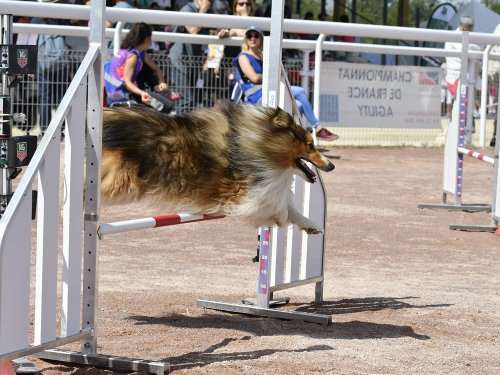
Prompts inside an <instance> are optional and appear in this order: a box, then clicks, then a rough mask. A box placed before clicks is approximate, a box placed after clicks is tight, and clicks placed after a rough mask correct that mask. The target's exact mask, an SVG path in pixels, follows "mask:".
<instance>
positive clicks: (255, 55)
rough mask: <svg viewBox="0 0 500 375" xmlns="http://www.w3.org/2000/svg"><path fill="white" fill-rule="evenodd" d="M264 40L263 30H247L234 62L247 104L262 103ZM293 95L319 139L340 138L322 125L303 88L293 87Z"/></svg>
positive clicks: (252, 28)
mask: <svg viewBox="0 0 500 375" xmlns="http://www.w3.org/2000/svg"><path fill="white" fill-rule="evenodd" d="M263 38H264V35H263V34H262V31H261V30H259V29H257V28H255V27H251V28H249V29H247V30H246V32H245V36H244V38H243V44H242V46H241V53H240V54H239V55H238V56H237V57H235V58H234V60H233V63H234V70H235V76H236V79H237V80H238V82H239V84H240V85H241V88H242V90H243V95H244V101H245V102H246V103H261V102H262V73H263V56H262V47H263ZM292 93H293V96H294V98H295V100H296V102H297V106H298V107H299V110H300V111H301V113H302V114H303V115H304V116H305V118H306V119H307V121H309V123H310V124H311V126H312V127H313V128H314V130H315V131H316V136H317V137H318V138H322V139H326V140H330V141H334V140H336V139H338V138H339V136H338V135H337V134H333V133H331V132H330V131H329V130H328V129H326V128H324V127H323V126H321V125H320V123H319V120H318V119H317V118H316V116H315V115H314V111H313V109H312V106H311V103H310V102H309V99H308V98H307V95H306V93H305V91H304V89H303V88H302V87H300V86H292Z"/></svg>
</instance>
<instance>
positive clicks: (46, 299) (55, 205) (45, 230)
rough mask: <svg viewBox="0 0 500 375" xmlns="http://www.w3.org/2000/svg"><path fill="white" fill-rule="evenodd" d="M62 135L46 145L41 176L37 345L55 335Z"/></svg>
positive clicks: (52, 338) (38, 218)
mask: <svg viewBox="0 0 500 375" xmlns="http://www.w3.org/2000/svg"><path fill="white" fill-rule="evenodd" d="M59 129H60V128H59ZM59 138H60V131H59V130H58V131H56V133H55V137H54V138H53V139H52V140H51V143H50V145H49V146H48V148H47V151H46V154H45V159H44V161H43V162H42V163H41V165H40V169H39V175H38V176H39V180H38V212H37V225H38V226H37V228H38V229H37V256H36V289H35V293H36V294H35V339H34V343H35V345H38V344H41V343H44V342H47V341H52V340H54V339H55V338H56V297H57V264H58V262H57V254H58V224H59V171H60V156H59V154H60V150H59V149H60V141H59Z"/></svg>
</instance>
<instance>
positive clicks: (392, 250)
mask: <svg viewBox="0 0 500 375" xmlns="http://www.w3.org/2000/svg"><path fill="white" fill-rule="evenodd" d="M485 153H486V154H488V155H493V149H492V148H488V149H487V150H485ZM326 154H328V155H330V156H332V157H333V158H334V160H333V162H334V164H335V165H336V169H335V171H334V172H332V173H329V174H326V173H324V174H323V178H324V181H325V184H326V187H327V190H328V193H327V195H328V226H327V231H326V235H327V248H326V265H325V292H324V303H323V304H322V305H320V306H315V305H314V304H313V303H312V301H313V300H314V286H313V285H307V286H302V287H299V288H295V289H290V290H287V291H284V292H279V293H276V295H277V296H278V297H280V296H289V297H291V304H290V305H289V306H288V308H289V309H298V310H301V311H308V312H318V313H322V314H331V315H332V319H333V323H332V324H331V325H330V326H328V327H323V326H321V325H317V324H313V323H304V322H297V321H285V320H276V319H268V318H260V317H249V316H243V315H238V314H228V313H222V312H216V311H211V310H204V309H200V308H197V307H196V300H197V299H210V300H215V301H227V302H233V303H238V302H239V300H240V298H241V297H249V296H250V297H251V296H254V295H255V293H256V290H257V272H258V269H257V264H256V263H252V261H251V259H252V257H253V256H254V255H255V249H256V230H255V229H254V228H252V227H249V226H247V225H245V224H243V223H242V222H239V221H238V220H234V219H224V220H215V221H211V222H204V223H196V224H185V225H181V226H177V227H170V228H161V229H157V230H144V231H141V232H138V231H136V232H129V233H125V234H119V235H109V236H107V237H106V238H105V239H104V240H102V241H101V242H100V284H99V296H100V297H99V298H100V299H99V304H100V308H99V318H98V324H99V326H98V331H99V338H98V342H99V353H102V354H113V355H121V356H126V357H133V358H142V359H149V360H157V361H166V362H169V363H170V364H171V372H172V373H173V374H179V375H180V374H259V375H262V374H500V356H499V353H500V296H499V293H500V283H499V281H500V237H498V236H495V235H494V234H492V233H473V232H459V231H452V230H450V229H449V224H450V223H462V224H484V225H488V224H490V214H488V213H466V212H458V211H447V210H421V209H419V208H418V204H419V203H440V202H441V176H442V160H443V150H442V149H441V148H432V149H416V148H398V149H391V148H383V149H375V148H373V149H372V148H368V149H367V148H364V149H354V148H339V147H335V148H331V149H327V151H326ZM492 183H493V173H492V168H491V167H490V166H489V165H487V164H485V163H482V162H480V161H477V160H474V159H467V160H466V161H465V170H464V195H463V202H464V203H491V198H492V195H493V193H492ZM156 214H164V213H163V212H154V211H152V210H150V209H148V210H145V209H144V208H143V207H141V206H139V205H132V206H127V207H126V208H125V209H124V208H123V207H112V208H104V209H103V214H102V221H103V222H110V221H117V220H125V219H131V218H141V217H147V216H151V215H156ZM70 348H75V349H78V346H76V347H75V346H73V347H72V346H70ZM30 359H32V360H34V362H35V364H36V365H37V366H39V367H40V368H42V369H43V371H42V374H43V375H55V374H75V375H76V374H78V375H83V374H85V375H104V374H113V373H116V372H112V371H109V370H103V369H96V368H90V367H76V366H67V365H64V364H61V363H54V362H47V361H42V360H39V359H34V358H30Z"/></svg>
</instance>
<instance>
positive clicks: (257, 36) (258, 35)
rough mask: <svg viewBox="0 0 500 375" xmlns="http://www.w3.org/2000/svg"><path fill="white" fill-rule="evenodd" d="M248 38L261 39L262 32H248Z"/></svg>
mask: <svg viewBox="0 0 500 375" xmlns="http://www.w3.org/2000/svg"><path fill="white" fill-rule="evenodd" d="M247 38H248V39H259V38H260V34H259V33H248V34H247Z"/></svg>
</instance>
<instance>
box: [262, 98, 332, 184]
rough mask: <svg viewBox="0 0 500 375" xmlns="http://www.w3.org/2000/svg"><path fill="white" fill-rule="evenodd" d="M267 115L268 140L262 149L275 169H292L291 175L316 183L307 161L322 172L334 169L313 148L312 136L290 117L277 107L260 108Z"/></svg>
mask: <svg viewBox="0 0 500 375" xmlns="http://www.w3.org/2000/svg"><path fill="white" fill-rule="evenodd" d="M260 110H261V111H263V113H265V114H266V115H267V119H268V120H269V125H268V126H266V128H267V129H268V134H267V135H266V137H267V141H266V142H264V143H265V145H264V146H263V147H264V148H265V149H266V154H267V155H268V157H269V158H270V159H272V161H273V162H274V163H276V164H277V166H278V167H280V168H283V169H286V168H292V169H293V171H294V174H296V175H298V176H301V177H303V178H304V179H305V180H306V181H308V182H310V183H313V182H315V181H316V174H315V173H314V172H313V171H312V170H311V168H309V167H308V165H307V164H306V162H309V163H311V164H313V165H314V166H316V167H317V168H319V169H321V170H322V171H325V172H330V171H332V170H333V169H334V168H335V166H334V165H333V164H332V163H331V162H330V160H328V159H327V158H326V157H325V156H323V155H322V154H321V153H320V152H319V151H318V150H317V149H316V147H315V146H314V140H313V137H312V135H311V134H309V132H307V130H305V129H304V128H302V127H301V126H299V125H297V124H296V123H295V121H294V119H293V117H292V116H290V114H288V113H287V112H285V111H283V110H282V109H280V108H276V109H271V108H265V107H260Z"/></svg>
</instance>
